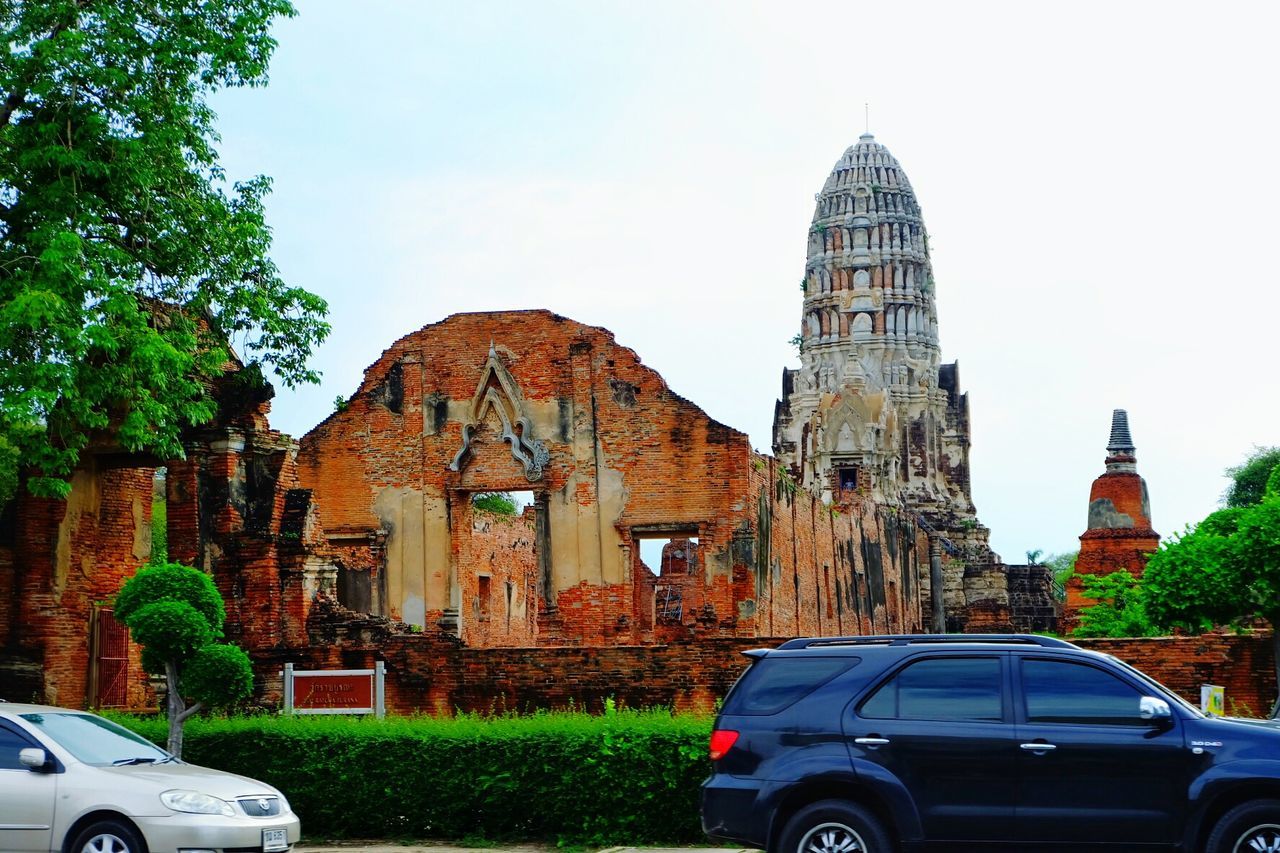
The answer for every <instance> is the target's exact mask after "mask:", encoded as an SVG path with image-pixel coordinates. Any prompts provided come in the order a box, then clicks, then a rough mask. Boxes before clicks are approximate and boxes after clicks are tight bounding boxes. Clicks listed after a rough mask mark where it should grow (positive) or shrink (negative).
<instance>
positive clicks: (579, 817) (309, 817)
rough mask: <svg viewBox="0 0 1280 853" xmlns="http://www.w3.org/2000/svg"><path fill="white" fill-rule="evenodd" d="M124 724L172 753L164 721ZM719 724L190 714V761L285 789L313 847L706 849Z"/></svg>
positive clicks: (579, 717) (680, 719) (673, 719)
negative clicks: (702, 807) (704, 812)
mask: <svg viewBox="0 0 1280 853" xmlns="http://www.w3.org/2000/svg"><path fill="white" fill-rule="evenodd" d="M115 719H116V720H117V721H118V722H121V723H122V724H124V725H126V726H128V727H130V728H132V729H133V730H134V731H137V732H138V733H139V734H142V735H143V736H144V737H147V738H148V739H150V740H152V741H155V742H156V743H159V744H163V743H164V739H165V734H166V732H165V720H164V719H163V718H138V717H115ZM710 728H711V720H710V719H709V718H707V717H695V716H685V715H671V714H669V713H666V712H661V711H619V712H616V713H609V714H606V715H604V716H591V715H587V714H578V713H546V714H537V715H534V716H529V717H514V716H512V717H477V716H462V717H457V718H452V719H449V718H435V717H389V718H387V719H385V720H375V719H363V718H353V717H291V718H290V717H271V716H260V717H233V718H228V719H219V718H207V719H202V718H195V719H192V720H190V721H188V722H187V726H186V735H185V743H184V746H183V758H184V759H185V760H187V761H190V762H191V763H193V764H202V765H205V766H208V767H216V768H218V769H221V770H227V771H230V772H232V773H240V774H243V775H245V776H252V777H254V778H256V779H261V780H263V781H264V782H267V783H269V784H271V785H274V786H275V787H277V788H279V789H280V790H281V791H283V792H284V794H285V796H287V797H288V798H289V802H290V803H291V804H292V805H293V808H294V811H296V812H297V813H298V815H299V816H300V817H301V819H302V830H303V833H304V834H306V835H307V836H309V837H313V838H316V837H323V838H343V837H347V838H445V839H465V838H477V839H480V838H482V839H490V840H494V841H512V840H520V841H549V842H556V843H573V844H590V845H613V844H624V843H625V844H679V843H698V842H701V841H703V840H704V838H705V837H704V836H703V835H702V831H701V828H700V826H699V820H698V791H699V785H700V784H701V782H702V780H703V779H704V778H706V776H707V774H708V773H709V771H710V764H709V762H708V760H707V738H708V735H709V732H710Z"/></svg>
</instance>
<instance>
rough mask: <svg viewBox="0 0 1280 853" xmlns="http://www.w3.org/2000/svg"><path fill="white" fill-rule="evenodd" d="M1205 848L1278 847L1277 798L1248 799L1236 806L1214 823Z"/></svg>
mask: <svg viewBox="0 0 1280 853" xmlns="http://www.w3.org/2000/svg"><path fill="white" fill-rule="evenodd" d="M1255 842H1256V843H1255ZM1205 850H1206V851H1207V853H1256V851H1259V850H1280V800H1250V801H1249V802H1247V803H1241V804H1240V805H1238V806H1236V807H1235V808H1234V809H1232V810H1231V811H1229V812H1227V813H1226V814H1224V815H1223V816H1222V818H1221V819H1220V820H1219V821H1218V822H1217V824H1215V825H1214V827H1213V832H1211V833H1210V834H1209V843H1208V844H1207V845H1205Z"/></svg>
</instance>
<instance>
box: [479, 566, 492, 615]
mask: <svg viewBox="0 0 1280 853" xmlns="http://www.w3.org/2000/svg"><path fill="white" fill-rule="evenodd" d="M476 580H477V581H478V582H479V590H478V595H479V598H480V618H481V619H482V620H485V621H488V619H489V605H490V601H491V600H492V597H493V583H492V580H493V579H492V578H490V577H489V576H488V575H480V576H479V577H477V578H476Z"/></svg>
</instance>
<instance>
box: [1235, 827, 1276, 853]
mask: <svg viewBox="0 0 1280 853" xmlns="http://www.w3.org/2000/svg"><path fill="white" fill-rule="evenodd" d="M1232 851H1233V853H1280V825H1276V824H1274V823H1264V824H1261V825H1260V826H1255V827H1254V828H1253V829H1250V830H1248V831H1247V832H1243V833H1241V834H1240V840H1239V841H1237V842H1236V846H1235V847H1234V848H1232Z"/></svg>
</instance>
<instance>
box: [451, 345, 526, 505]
mask: <svg viewBox="0 0 1280 853" xmlns="http://www.w3.org/2000/svg"><path fill="white" fill-rule="evenodd" d="M490 410H493V411H494V412H495V413H496V414H497V416H498V420H499V421H501V423H502V439H503V441H505V442H507V443H508V444H509V445H511V455H512V456H513V457H515V459H516V461H517V462H519V463H520V464H521V466H522V467H523V468H524V476H525V479H527V480H528V481H529V482H531V483H532V482H536V481H537V480H541V479H542V475H543V473H544V472H545V469H546V465H547V463H548V462H550V461H551V455H550V454H549V453H548V452H547V448H546V445H544V444H543V443H542V442H541V441H538V440H537V439H535V438H534V437H533V423H532V421H530V420H529V418H528V416H527V415H526V414H525V412H524V402H523V400H522V399H521V396H520V386H519V385H518V384H516V380H515V378H514V377H513V376H512V375H511V372H510V371H508V370H507V368H506V366H505V365H503V363H502V361H501V360H499V358H498V351H497V350H496V349H495V348H494V345H493V342H492V341H490V343H489V356H488V358H487V359H486V361H485V365H484V369H483V371H482V372H481V375H480V384H479V385H478V386H476V393H475V396H474V397H472V399H471V407H470V409H469V410H468V412H467V420H466V422H464V423H463V425H462V447H460V448H459V449H458V452H457V454H455V455H454V457H453V461H452V462H451V463H449V470H450V471H461V470H462V468H463V466H464V465H465V464H466V460H467V456H468V454H469V453H470V451H471V440H472V439H473V438H474V437H475V434H476V430H477V429H479V427H480V424H481V423H483V422H484V419H485V417H486V416H487V415H488V414H489V411H490Z"/></svg>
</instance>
